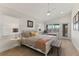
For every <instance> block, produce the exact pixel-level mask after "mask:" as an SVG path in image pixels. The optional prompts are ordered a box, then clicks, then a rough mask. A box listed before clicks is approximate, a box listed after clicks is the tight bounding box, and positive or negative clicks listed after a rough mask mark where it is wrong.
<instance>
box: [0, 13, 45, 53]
mask: <svg viewBox="0 0 79 59" xmlns="http://www.w3.org/2000/svg"><path fill="white" fill-rule="evenodd" d="M27 20H32V21H33V24H34V25H33V28H28V27H27ZM39 25H40V26H39ZM39 27H41V29H42V30H43V29H44V28H43V25H42V23H40V22H38V21H36V20H35V19H32V18H31V17H27V18H26V19H22V18H21V19H19V18H16V17H11V16H7V15H5V14H2V13H0V52H2V51H5V50H7V49H10V48H13V47H15V46H17V45H18V42H17V41H16V40H11V39H12V38H10V36H11V35H14V34H15V33H13V32H12V29H13V28H18V29H19V32H18V33H20V32H21V31H23V30H25V31H29V30H31V31H38V28H39Z"/></svg>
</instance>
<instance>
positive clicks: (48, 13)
mask: <svg viewBox="0 0 79 59" xmlns="http://www.w3.org/2000/svg"><path fill="white" fill-rule="evenodd" d="M50 14H51V13H50V10H49V3H48V11H47V13H46V15H47V16H49V15H50Z"/></svg>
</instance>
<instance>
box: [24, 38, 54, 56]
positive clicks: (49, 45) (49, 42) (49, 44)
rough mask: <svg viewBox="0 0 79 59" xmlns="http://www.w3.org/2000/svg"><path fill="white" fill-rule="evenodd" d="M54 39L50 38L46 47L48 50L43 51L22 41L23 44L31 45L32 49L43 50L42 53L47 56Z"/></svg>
mask: <svg viewBox="0 0 79 59" xmlns="http://www.w3.org/2000/svg"><path fill="white" fill-rule="evenodd" d="M53 40H54V39H51V40H49V41H48V42H47V43H46V47H45V49H46V52H43V51H41V50H40V49H37V48H35V47H33V46H30V45H28V44H27V43H26V44H25V43H23V42H22V45H25V46H27V47H29V48H32V49H34V50H36V51H38V52H41V53H43V54H45V56H47V54H48V52H49V51H50V49H51V43H52V41H53Z"/></svg>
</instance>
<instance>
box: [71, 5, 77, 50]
mask: <svg viewBox="0 0 79 59" xmlns="http://www.w3.org/2000/svg"><path fill="white" fill-rule="evenodd" d="M78 11H79V4H75V5H74V8H73V10H72V17H71V39H72V42H73V44H74V46H75V47H76V48H77V49H78V51H79V31H74V30H73V17H74V15H75V14H76V13H77V12H78Z"/></svg>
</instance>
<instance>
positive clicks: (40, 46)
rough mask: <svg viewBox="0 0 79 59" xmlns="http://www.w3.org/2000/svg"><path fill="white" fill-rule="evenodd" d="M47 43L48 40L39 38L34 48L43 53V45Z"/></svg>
mask: <svg viewBox="0 0 79 59" xmlns="http://www.w3.org/2000/svg"><path fill="white" fill-rule="evenodd" d="M48 41H49V39H44V38H41V39H39V40H37V41H36V44H35V47H36V48H38V49H40V50H42V51H44V52H45V44H46V42H48Z"/></svg>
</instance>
